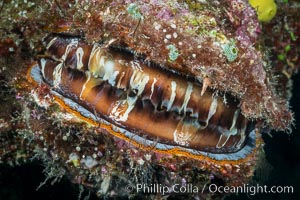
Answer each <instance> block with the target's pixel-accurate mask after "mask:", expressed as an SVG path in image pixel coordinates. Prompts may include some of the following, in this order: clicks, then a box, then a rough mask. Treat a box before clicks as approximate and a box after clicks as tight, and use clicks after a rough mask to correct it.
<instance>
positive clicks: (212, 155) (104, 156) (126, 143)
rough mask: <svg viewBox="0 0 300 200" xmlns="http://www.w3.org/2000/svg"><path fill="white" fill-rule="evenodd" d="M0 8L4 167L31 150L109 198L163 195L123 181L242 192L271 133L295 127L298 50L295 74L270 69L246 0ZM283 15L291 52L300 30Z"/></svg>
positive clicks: (55, 173)
mask: <svg viewBox="0 0 300 200" xmlns="http://www.w3.org/2000/svg"><path fill="white" fill-rule="evenodd" d="M296 4H297V3H295V5H296ZM16 5H17V6H16ZM295 5H294V4H293V6H295ZM295 7H296V6H295ZM0 9H1V10H2V11H3V12H2V14H1V15H0V16H1V20H3V22H2V24H1V26H2V27H3V28H2V29H3V30H2V29H1V34H2V35H3V39H1V43H0V46H1V49H0V54H1V56H7V59H5V58H1V62H2V63H3V64H4V66H6V69H5V70H4V71H3V72H2V73H1V80H2V81H3V83H5V84H4V85H2V86H1V87H2V89H3V91H7V92H5V93H3V94H1V95H2V96H3V97H5V98H3V101H4V102H9V101H11V102H15V103H10V105H9V106H8V107H7V108H1V109H2V110H1V124H2V125H1V129H0V130H1V136H0V137H1V142H2V144H3V147H1V151H0V155H1V161H5V162H10V161H11V162H12V163H15V162H17V161H18V159H17V157H18V158H20V157H21V158H24V160H27V159H28V158H29V157H32V156H33V157H36V158H39V159H42V160H43V161H44V162H45V163H46V165H47V169H48V171H49V177H50V178H51V177H56V178H57V177H61V176H63V175H64V174H68V176H69V177H70V179H71V180H72V181H73V182H76V183H78V184H81V185H84V186H86V187H88V188H91V189H93V191H96V192H97V193H98V194H99V195H100V196H106V197H114V196H125V197H126V196H135V195H145V196H147V197H149V198H152V197H154V196H159V195H161V194H160V193H158V194H141V193H138V194H136V193H134V192H133V193H131V192H130V191H127V190H126V188H124V185H126V184H127V185H128V184H130V185H132V186H133V187H134V186H135V185H136V184H139V183H142V184H154V183H157V184H162V185H166V186H169V187H171V185H174V184H176V183H178V184H180V185H181V184H184V183H183V181H182V180H183V179H184V180H186V181H187V182H189V183H192V184H197V185H198V186H199V187H200V185H205V184H207V183H208V182H216V181H219V180H222V181H223V184H225V185H239V184H241V183H243V182H246V181H248V180H249V178H250V177H251V176H252V175H253V171H254V170H255V166H256V164H257V160H258V159H259V157H260V155H261V154H262V152H261V148H262V140H261V139H260V133H261V132H262V130H263V128H266V127H268V128H271V129H276V130H286V129H288V128H289V127H290V125H291V123H292V114H291V112H290V111H289V108H288V101H287V95H288V93H286V92H285V91H287V87H288V85H289V78H290V77H289V76H290V75H291V74H293V73H295V72H296V71H297V67H298V66H299V60H298V57H297V52H298V53H299V49H298V47H296V46H295V47H294V50H293V52H292V51H290V50H288V51H290V52H288V51H286V52H284V53H285V54H284V56H285V57H284V58H282V59H284V61H286V62H287V66H288V67H287V66H286V65H285V66H281V65H280V64H278V63H277V65H275V66H276V67H272V65H271V64H272V63H276V62H277V61H272V60H270V59H269V58H268V54H267V51H266V50H265V49H264V48H265V45H264V42H266V43H267V42H268V40H261V37H260V36H262V33H261V32H262V31H263V30H262V28H264V29H268V28H269V29H270V28H272V26H271V25H269V27H268V25H265V26H264V27H262V26H261V24H259V22H258V20H257V16H256V13H255V10H254V9H253V8H252V7H251V6H250V5H249V4H248V2H247V1H244V0H226V1H180V0H178V1H176V0H172V1H165V2H163V1H156V0H148V1H147V0H143V1H130V0H126V1H113V0H111V1H101V0H100V1H89V2H88V1H75V2H64V1H54V2H50V1H48V2H47V3H43V2H42V3H41V2H29V1H28V2H27V3H23V1H22V2H21V1H20V2H18V1H12V2H3V3H2V4H1V8H0ZM10 9H14V11H13V12H10V11H9V10H10ZM6 10H7V11H6ZM5 11H6V12H5ZM296 11H297V10H296V9H295V11H294V12H296ZM13 13H15V15H14V14H13ZM283 18H284V20H282V21H283V22H284V23H286V24H285V28H286V32H287V33H288V39H287V40H288V41H289V42H290V43H291V45H293V44H296V42H297V40H298V38H296V36H295V33H299V30H298V29H293V27H299V24H297V23H296V22H294V21H293V20H291V21H287V20H286V17H284V16H282V15H280V12H279V14H278V16H277V22H280V21H281V19H283ZM275 19H276V18H275ZM11 20H13V23H9V22H10V21H11ZM276 26H277V25H276V24H275V25H273V29H276ZM273 36H274V38H275V37H277V35H276V33H274V34H273ZM285 37H286V36H285ZM291 52H292V53H291ZM295 52H296V57H294V54H295ZM33 54H34V55H35V56H31V55H33ZM11 55H12V56H14V58H13V59H12V58H11V57H10V56H11ZM30 56H31V58H33V57H35V61H33V60H31V58H30ZM12 66H13V67H14V68H12ZM28 66H30V67H28ZM291 66H293V67H291ZM28 68H29V69H28ZM275 73H276V74H279V75H278V76H279V78H278V80H279V81H277V80H276V77H275V75H274V74H275ZM25 74H27V75H25ZM13 95H15V96H16V98H15V99H14V98H12V96H13ZM56 103H58V104H59V105H60V107H59V106H57V104H56ZM10 113H13V115H10ZM20 149H24V150H25V152H26V153H22V154H20ZM211 175H213V177H214V178H211ZM122 186H123V187H122ZM168 195H171V196H172V195H174V194H172V193H171V194H168ZM183 195H187V196H194V195H199V196H201V197H206V198H208V197H210V198H217V197H218V196H219V195H220V194H210V193H209V192H207V191H205V192H204V193H200V192H199V193H197V194H183Z"/></svg>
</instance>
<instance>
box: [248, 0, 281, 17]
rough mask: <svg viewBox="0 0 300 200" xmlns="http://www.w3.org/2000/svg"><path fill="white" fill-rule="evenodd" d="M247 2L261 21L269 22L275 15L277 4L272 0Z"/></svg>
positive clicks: (251, 0) (250, 0)
mask: <svg viewBox="0 0 300 200" xmlns="http://www.w3.org/2000/svg"><path fill="white" fill-rule="evenodd" d="M249 3H250V5H251V6H252V7H253V8H255V9H256V12H257V15H258V20H259V21H261V22H269V21H270V20H271V19H272V18H273V17H274V16H275V15H276V11H277V5H276V3H275V2H274V0H249Z"/></svg>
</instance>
